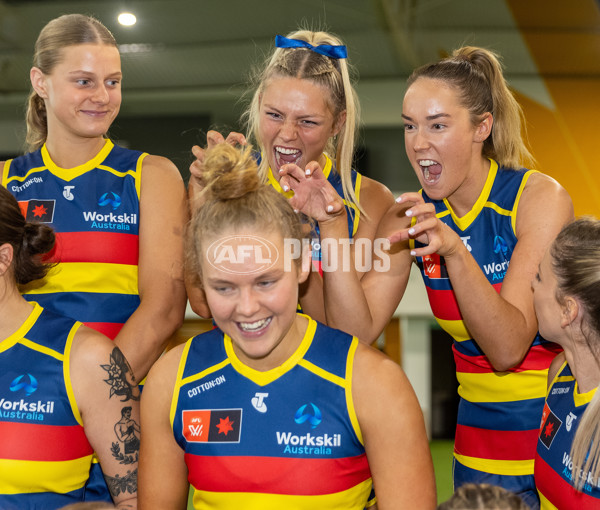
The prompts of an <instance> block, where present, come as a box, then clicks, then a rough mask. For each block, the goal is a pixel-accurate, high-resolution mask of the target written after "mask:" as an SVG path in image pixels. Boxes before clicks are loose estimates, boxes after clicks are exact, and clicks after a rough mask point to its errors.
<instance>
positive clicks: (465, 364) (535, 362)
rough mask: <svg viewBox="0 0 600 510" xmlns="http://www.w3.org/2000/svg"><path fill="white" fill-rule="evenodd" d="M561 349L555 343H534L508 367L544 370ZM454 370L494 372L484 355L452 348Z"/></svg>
mask: <svg viewBox="0 0 600 510" xmlns="http://www.w3.org/2000/svg"><path fill="white" fill-rule="evenodd" d="M560 351H562V349H561V347H560V346H558V345H557V344H542V345H534V346H532V347H531V348H530V349H529V352H528V353H527V356H525V359H523V361H521V363H520V364H519V365H517V366H516V367H514V368H511V369H510V372H523V371H525V370H545V369H547V368H548V367H549V366H550V362H551V361H552V360H553V359H554V357H555V356H556V355H557V354H558V353H559V352H560ZM454 361H455V362H456V371H457V372H460V373H467V374H489V373H491V372H495V370H494V368H493V367H492V365H491V364H490V362H489V360H488V359H487V357H486V356H465V355H464V354H461V353H460V352H459V351H458V350H457V349H454Z"/></svg>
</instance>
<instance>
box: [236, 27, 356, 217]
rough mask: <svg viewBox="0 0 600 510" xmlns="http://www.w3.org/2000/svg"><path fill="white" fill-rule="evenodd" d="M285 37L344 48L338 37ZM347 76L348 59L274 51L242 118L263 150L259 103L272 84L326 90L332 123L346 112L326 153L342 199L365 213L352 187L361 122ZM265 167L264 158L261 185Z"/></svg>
mask: <svg viewBox="0 0 600 510" xmlns="http://www.w3.org/2000/svg"><path fill="white" fill-rule="evenodd" d="M287 37H288V38H289V39H297V40H300V41H305V42H308V43H309V44H311V45H313V46H319V45H321V44H329V45H334V46H339V45H343V43H342V41H341V40H340V39H339V38H338V37H336V36H334V35H332V34H330V33H327V32H313V31H311V30H298V31H296V32H292V33H290V34H288V35H287ZM350 72H351V68H350V67H349V64H348V59H347V58H340V59H337V58H331V57H327V56H325V55H321V54H319V53H316V52H314V51H311V50H310V49H307V48H275V49H274V51H273V53H272V54H271V55H270V56H269V58H268V59H267V61H266V63H265V64H264V66H263V68H262V70H261V71H260V72H257V73H256V76H255V78H254V81H255V82H256V89H255V92H254V95H253V97H252V101H251V102H250V105H249V107H248V109H247V110H246V112H245V113H244V115H243V118H244V119H245V121H246V125H247V135H248V138H249V139H251V140H253V141H254V143H255V144H256V145H257V147H262V141H261V140H260V136H259V123H260V100H261V96H262V93H263V91H264V90H265V88H266V87H267V85H268V84H269V83H270V81H271V80H273V79H275V78H287V77H289V78H299V79H302V80H309V81H310V82H312V83H314V84H316V85H319V86H321V87H323V88H324V89H325V90H328V91H329V97H327V98H326V100H327V102H328V104H329V106H330V109H331V111H332V113H333V116H334V119H338V118H339V115H340V114H341V113H342V112H344V111H345V112H346V121H345V123H344V125H343V126H342V128H341V130H340V132H339V133H338V135H337V136H336V137H335V139H329V140H328V142H327V145H326V146H325V152H326V153H328V154H329V155H330V156H332V157H334V159H335V171H336V172H337V173H338V174H339V175H340V177H341V180H342V187H343V190H344V198H345V199H346V201H347V202H349V203H351V204H354V205H356V206H357V207H358V208H359V209H360V210H361V212H364V211H362V209H361V208H360V204H359V203H358V200H357V198H356V194H355V193H354V188H353V186H352V174H351V170H352V159H353V157H354V145H355V143H356V136H357V132H358V124H359V119H360V106H359V102H358V96H357V95H356V91H355V90H354V87H353V86H352V81H351V79H350ZM268 167H269V163H268V161H267V158H263V160H262V161H261V163H260V166H259V175H260V177H261V180H262V181H263V182H266V181H267V173H268Z"/></svg>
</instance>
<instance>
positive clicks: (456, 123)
mask: <svg viewBox="0 0 600 510" xmlns="http://www.w3.org/2000/svg"><path fill="white" fill-rule="evenodd" d="M402 118H403V119H404V126H405V127H404V143H405V147H406V154H407V156H408V159H409V160H410V163H411V165H412V167H413V169H414V171H415V173H416V174H417V177H418V179H419V182H420V184H421V186H422V188H423V190H424V191H425V192H426V193H427V195H428V196H429V197H430V198H432V199H435V200H441V199H442V198H450V197H452V195H453V194H455V193H457V192H459V191H464V188H469V185H470V184H471V182H472V181H473V179H470V178H471V177H473V175H474V172H476V171H477V170H478V169H479V168H481V161H482V149H483V141H484V140H485V138H487V134H489V131H487V129H491V116H489V118H487V120H486V121H484V124H483V126H482V125H481V124H480V125H478V126H474V125H473V123H472V122H471V116H470V113H469V111H468V110H467V109H466V108H465V107H464V106H462V105H461V104H460V101H459V97H458V93H457V90H456V89H455V88H453V87H451V86H448V85H447V84H446V83H445V82H443V81H440V80H434V79H430V78H418V79H417V80H416V81H415V82H413V84H412V85H411V86H410V87H409V88H408V90H407V91H406V94H405V96H404V103H403V107H402ZM486 122H488V123H489V128H488V127H487V124H486Z"/></svg>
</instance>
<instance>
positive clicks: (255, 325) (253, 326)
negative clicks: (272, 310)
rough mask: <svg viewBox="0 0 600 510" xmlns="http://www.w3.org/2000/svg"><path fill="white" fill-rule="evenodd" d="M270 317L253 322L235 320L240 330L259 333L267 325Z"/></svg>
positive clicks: (269, 322)
mask: <svg viewBox="0 0 600 510" xmlns="http://www.w3.org/2000/svg"><path fill="white" fill-rule="evenodd" d="M271 320H272V317H267V318H266V319H260V320H258V321H254V322H237V323H236V324H237V327H238V328H239V329H240V330H242V331H243V332H244V333H253V334H256V333H261V332H262V331H263V330H265V329H267V328H268V327H269V324H271Z"/></svg>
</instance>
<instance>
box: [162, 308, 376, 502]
mask: <svg viewBox="0 0 600 510" xmlns="http://www.w3.org/2000/svg"><path fill="white" fill-rule="evenodd" d="M305 317H306V316H305ZM357 345H358V341H357V339H356V338H353V337H351V336H349V335H347V334H345V333H342V332H340V331H337V330H333V329H331V328H328V327H326V326H323V325H322V324H319V323H317V322H316V321H314V320H312V319H309V324H308V329H307V331H306V334H305V336H304V338H303V340H302V343H301V345H300V346H299V347H298V349H297V350H296V352H295V353H294V354H293V355H292V356H291V357H290V358H289V359H288V360H287V361H286V362H285V363H283V364H282V365H281V366H279V367H277V368H275V369H273V370H270V371H267V372H259V371H256V370H253V369H251V368H249V367H247V366H246V365H244V364H243V363H242V362H241V361H240V360H239V359H238V358H237V356H236V355H235V353H234V351H233V348H232V341H231V339H230V338H229V337H228V336H226V335H224V334H223V333H222V332H221V331H220V330H218V329H215V330H213V331H210V332H208V333H204V334H202V335H199V336H197V337H194V338H192V339H191V340H189V341H188V343H187V344H186V346H185V349H184V351H183V354H182V357H181V361H180V365H179V371H178V374H177V381H176V385H175V391H174V397H173V401H172V405H171V423H172V424H173V432H174V435H175V439H176V441H177V442H178V444H179V445H180V446H181V448H182V449H183V450H184V451H185V461H186V464H187V467H188V470H189V477H188V479H189V482H190V484H191V485H192V487H193V488H194V496H193V502H194V508H203V509H209V508H211V509H212V508H215V509H216V508H218V509H236V510H237V509H239V508H244V509H252V510H254V509H280V508H294V509H297V510H302V509H314V508H344V509H357V510H362V509H364V508H365V506H366V502H367V498H368V496H369V493H370V491H371V487H372V481H371V473H370V470H369V464H368V462H367V457H366V454H365V449H364V446H363V440H362V434H361V431H360V427H359V425H358V420H357V418H356V413H355V410H354V404H353V399H352V391H351V385H352V367H353V360H354V354H355V352H356V348H357Z"/></svg>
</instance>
